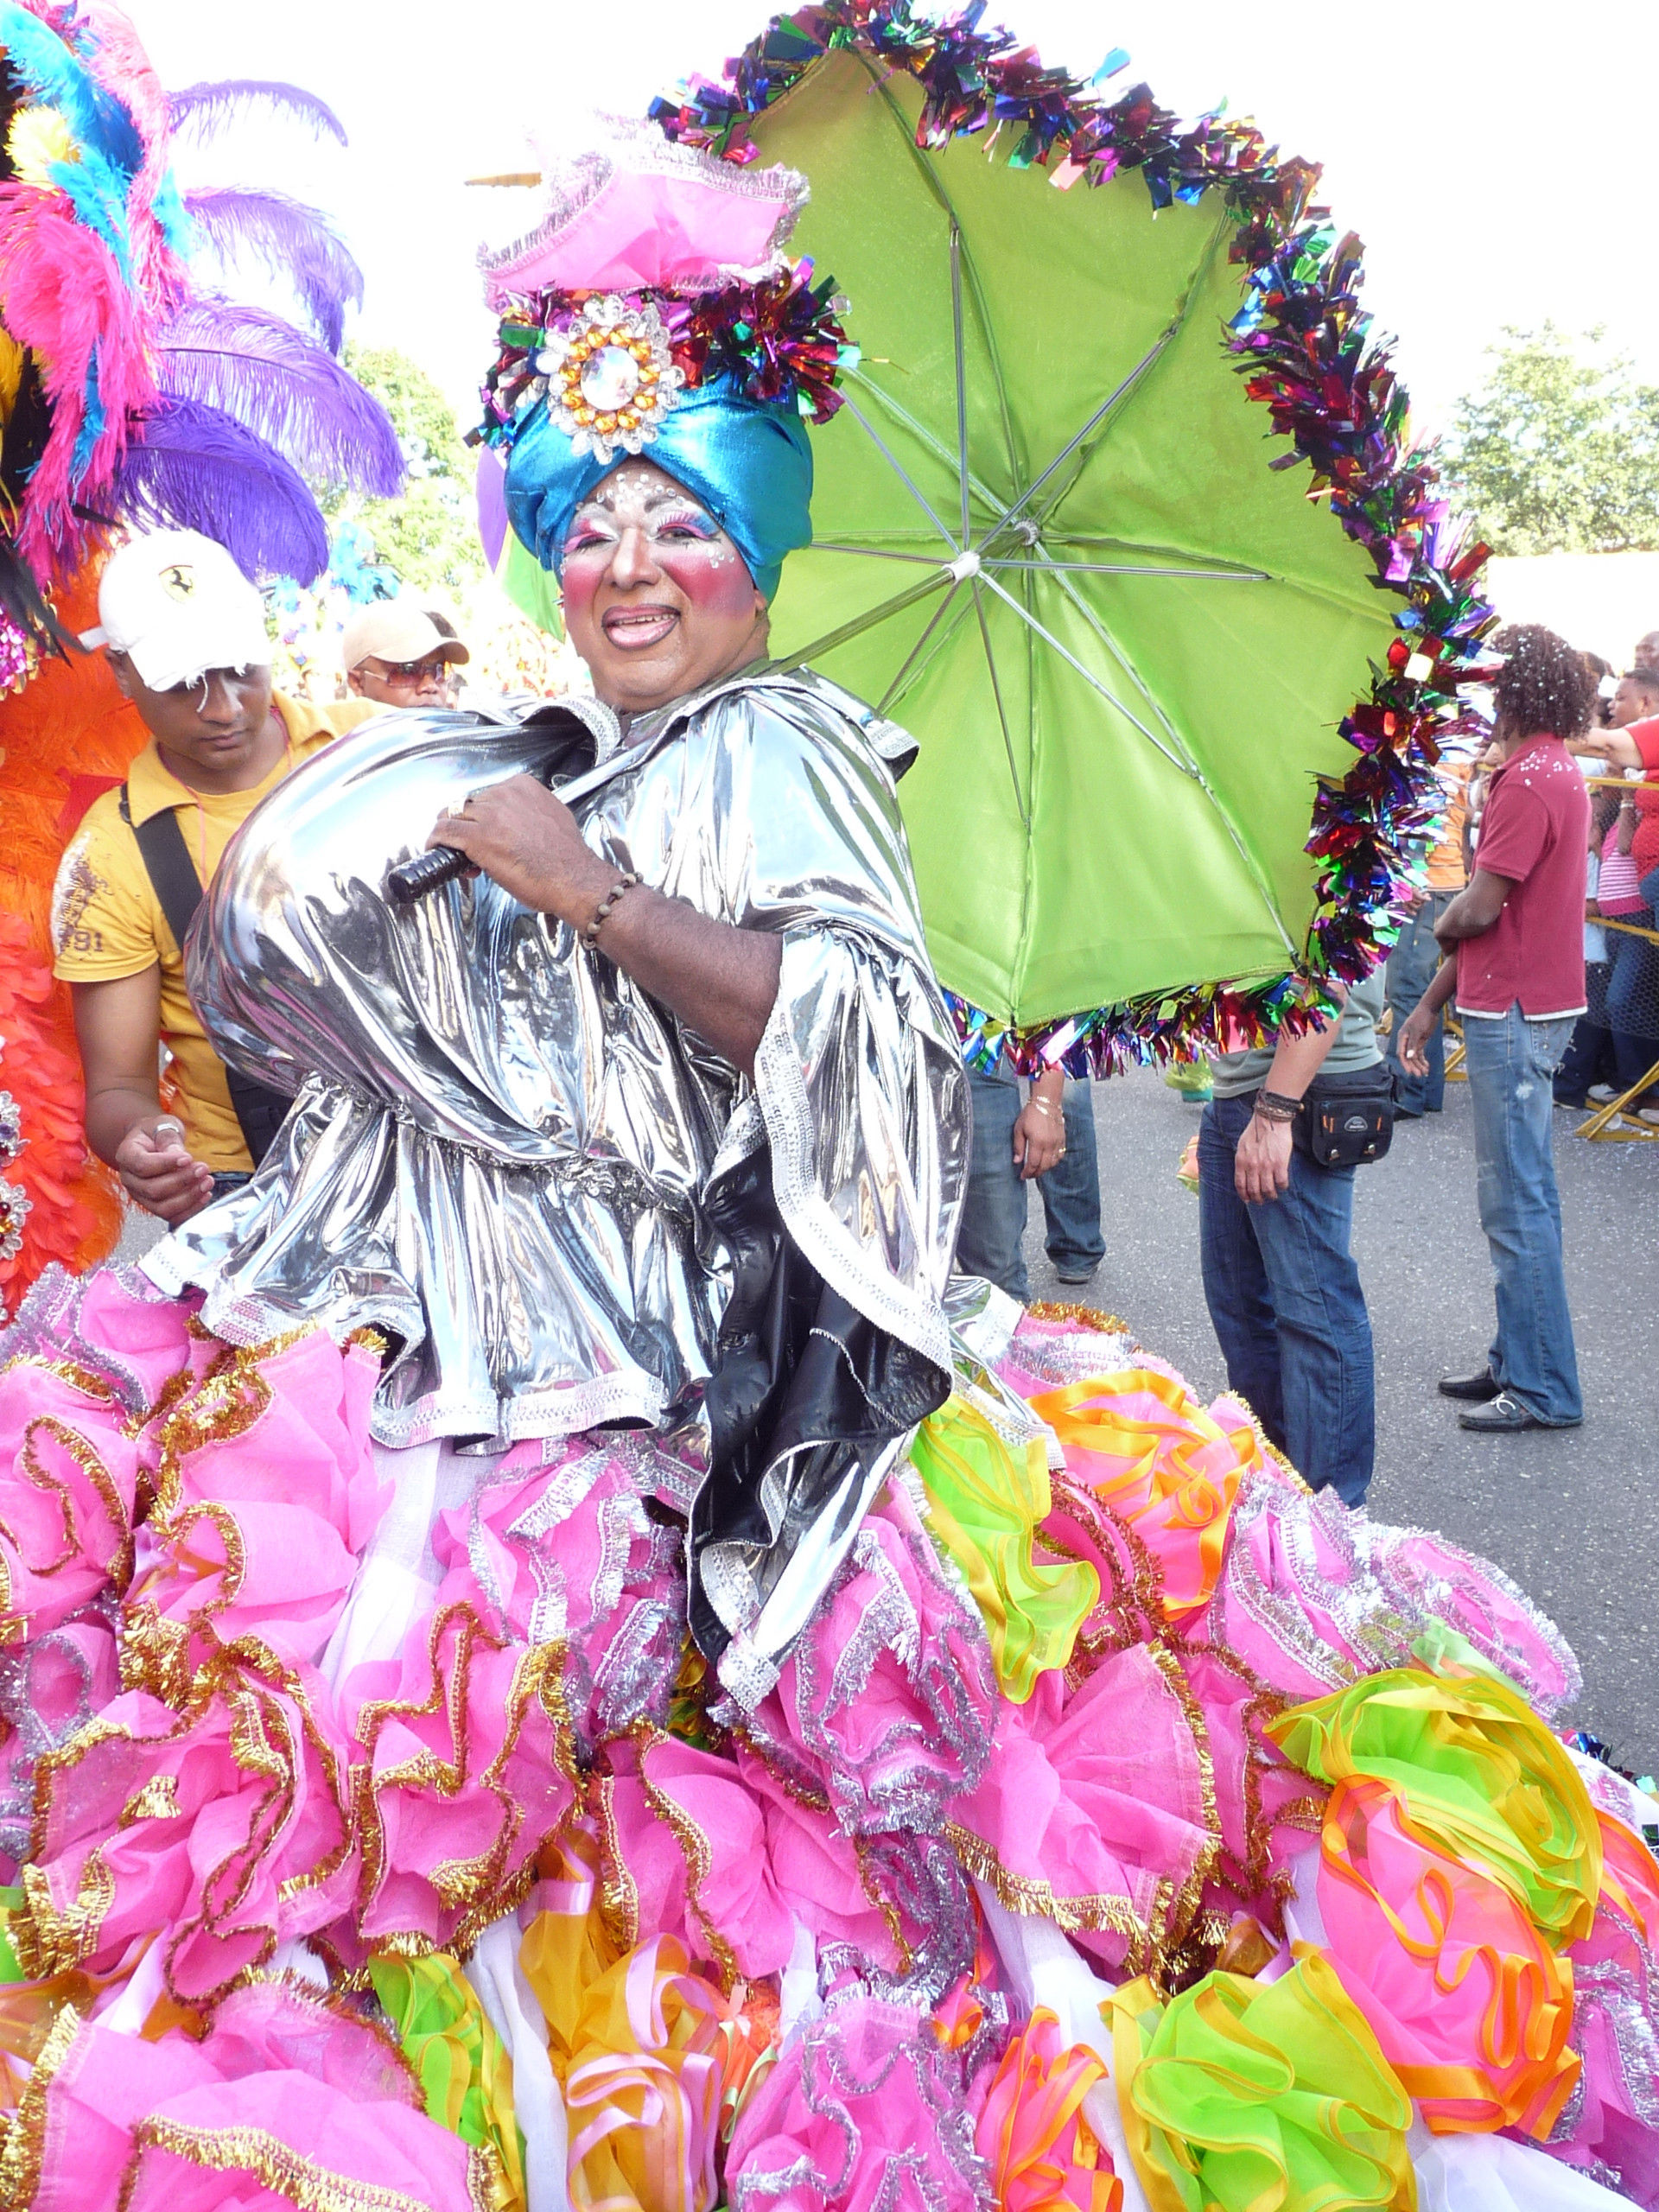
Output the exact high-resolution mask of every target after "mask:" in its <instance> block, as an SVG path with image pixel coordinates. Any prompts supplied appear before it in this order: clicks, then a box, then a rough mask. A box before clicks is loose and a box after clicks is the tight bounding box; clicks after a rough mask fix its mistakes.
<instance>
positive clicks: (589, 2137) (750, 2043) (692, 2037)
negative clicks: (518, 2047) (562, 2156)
mask: <svg viewBox="0 0 1659 2212" xmlns="http://www.w3.org/2000/svg"><path fill="white" fill-rule="evenodd" d="M607 1948H608V1945H607V1939H606V1937H605V1934H604V1931H603V1929H602V1926H601V1923H600V1921H599V1917H598V1916H597V1914H596V1913H595V1914H592V1915H589V1916H581V1915H577V1914H566V1913H542V1914H540V1915H538V1916H537V1918H536V1919H535V1920H534V1921H533V1922H532V1923H531V1926H530V1929H529V1930H528V1931H527V1933H526V1935H525V1936H524V1942H523V1944H522V1946H521V1947H520V1950H519V1963H520V1965H521V1966H522V1967H523V1968H524V1978H525V1980H527V1981H528V1982H529V1984H530V1986H531V1989H532V1991H533V1992H534V1993H535V1995H536V1999H537V2002H538V2003H539V2004H540V2005H541V2007H542V2009H543V2012H544V2013H545V2014H546V2016H547V2024H548V2031H549V2053H550V2057H551V2059H552V2062H553V2069H554V2072H555V2073H556V2075H558V2077H559V2082H560V2085H561V2088H562V2089H563V2095H564V2103H565V2113H566V2119H567V2122H568V2125H569V2132H570V2144H569V2192H570V2202H571V2204H572V2206H573V2207H574V2208H575V2212H710V2208H711V2207H712V2206H713V2204H714V2202H715V2196H716V2195H717V2186H716V2181H715V2146H716V2144H717V2142H718V2141H719V2139H721V2135H722V2133H724V2134H726V2135H727V2136H729V2134H730V2132H731V2128H732V2126H733V2124H734V2120H735V2118H736V2114H737V2112H738V2111H739V2109H740V2108H741V2105H742V2103H743V2101H745V2099H746V2097H747V2094H749V2093H750V2092H751V2091H752V2090H753V2088H754V2087H755V2086H756V2084H757V2083H758V2082H759V2080H760V2075H761V2073H762V2071H763V2070H764V2067H765V2065H766V2063H768V2062H769V2060H770V2058H771V2056H773V2055H774V2054H773V2053H772V2029H773V2027H774V2025H775V2019H776V2012H775V2007H774V2006H772V2005H770V2004H768V2005H766V2006H752V2007H751V2008H750V2010H748V2011H747V2012H746V2011H745V2009H744V2000H745V1999H746V1998H747V1991H746V1990H745V1989H744V1987H743V1986H742V1985H741V1983H740V1984H739V1986H738V1988H737V1989H736V1991H735V1992H734V1994H733V1996H732V1998H731V1999H727V1998H725V1997H723V1996H722V1995H721V1993H720V1991H719V1990H718V1989H716V1988H715V1986H714V1984H713V1983H712V1982H709V1981H706V1980H703V1978H702V1975H700V1974H694V1973H693V1972H691V1970H690V1966H689V1964H688V1961H687V1958H686V1954H685V1951H684V1949H683V1947H682V1946H681V1945H680V1944H679V1943H677V1942H676V1941H675V1940H674V1938H673V1937H672V1936H658V1937H656V1938H655V1939H654V1941H652V1942H648V1943H641V1944H639V1945H638V1946H637V1947H636V1948H634V1949H633V1950H632V1951H630V1952H628V1953H627V1954H626V1956H624V1957H622V1958H618V1959H615V1960H614V1961H613V1963H611V1964H609V1965H601V1961H602V1960H603V1959H604V1956H605V1954H606V1951H607ZM595 1968H598V1969H599V1970H598V1971H597V1972H595V1971H594V1970H595Z"/></svg>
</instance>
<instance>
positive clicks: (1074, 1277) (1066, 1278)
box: [1054, 1260, 1101, 1290]
mask: <svg viewBox="0 0 1659 2212" xmlns="http://www.w3.org/2000/svg"><path fill="white" fill-rule="evenodd" d="M1100 1264H1101V1263H1100V1262H1099V1261H1098V1260H1096V1262H1095V1264H1094V1266H1093V1267H1092V1268H1084V1271H1083V1273H1082V1274H1067V1272H1066V1270H1065V1268H1055V1270H1054V1275H1055V1280H1056V1281H1058V1282H1063V1283H1065V1284H1066V1285H1067V1286H1068V1287H1071V1289H1074V1290H1075V1289H1076V1288H1077V1286H1078V1285H1079V1284H1080V1283H1085V1282H1093V1281H1094V1279H1095V1277H1096V1275H1097V1274H1099V1273H1100Z"/></svg>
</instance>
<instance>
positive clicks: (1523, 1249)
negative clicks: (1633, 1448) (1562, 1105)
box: [1463, 1005, 1584, 1428]
mask: <svg viewBox="0 0 1659 2212" xmlns="http://www.w3.org/2000/svg"><path fill="white" fill-rule="evenodd" d="M1572 1034H1573V1023H1572V1020H1571V1019H1570V1018H1569V1019H1567V1020H1564V1021H1529V1020H1527V1018H1526V1016H1525V1015H1524V1014H1522V1011H1521V1008H1520V1007H1519V1006H1518V1005H1516V1006H1512V1007H1510V1010H1509V1012H1508V1013H1507V1014H1505V1015H1504V1016H1503V1019H1502V1020H1497V1021H1481V1020H1475V1019H1474V1018H1473V1017H1472V1016H1471V1018H1470V1019H1469V1020H1465V1023H1464V1025H1463V1042H1464V1060H1463V1065H1464V1066H1465V1068H1466V1069H1467V1071H1468V1073H1469V1098H1470V1103H1471V1105H1472V1106H1473V1108H1474V1109H1475V1175H1476V1187H1477V1190H1478V1194H1479V1199H1480V1225H1481V1227H1482V1228H1483V1229H1484V1230H1485V1232H1486V1241H1487V1243H1489V1244H1490V1245H1491V1248H1492V1268H1493V1272H1494V1273H1495V1274H1496V1275H1497V1336H1496V1337H1495V1338H1493V1340H1492V1349H1491V1353H1490V1354H1489V1355H1488V1357H1489V1358H1490V1361H1491V1370H1492V1374H1493V1376H1494V1378H1495V1379H1496V1380H1497V1382H1498V1383H1501V1384H1502V1385H1503V1389H1506V1390H1510V1391H1512V1392H1513V1393H1514V1395H1516V1397H1517V1398H1519V1399H1520V1401H1521V1402H1522V1405H1523V1406H1524V1407H1525V1408H1526V1409H1527V1411H1528V1412H1529V1414H1531V1415H1532V1416H1533V1418H1534V1420H1535V1421H1543V1422H1545V1423H1547V1424H1548V1426H1549V1427H1552V1428H1571V1427H1575V1426H1576V1425H1577V1424H1578V1423H1579V1422H1580V1421H1582V1420H1583V1419H1584V1400H1583V1398H1582V1397H1581V1396H1580V1393H1579V1363H1578V1356H1577V1354H1576V1352H1575V1351H1573V1316H1572V1314H1571V1313H1569V1312H1568V1310H1567V1277H1566V1274H1564V1272H1563V1270H1562V1266H1561V1200H1560V1192H1558V1191H1557V1189H1556V1187H1555V1159H1554V1151H1553V1148H1552V1140H1553V1137H1554V1112H1553V1108H1554V1095H1553V1092H1552V1090H1551V1084H1550V1078H1551V1077H1552V1076H1553V1075H1554V1072H1555V1070H1556V1068H1557V1067H1558V1066H1559V1065H1560V1060H1561V1056H1562V1054H1563V1053H1564V1052H1566V1050H1567V1042H1568V1039H1570V1038H1571V1036H1572Z"/></svg>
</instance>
